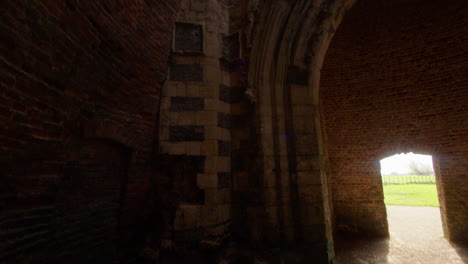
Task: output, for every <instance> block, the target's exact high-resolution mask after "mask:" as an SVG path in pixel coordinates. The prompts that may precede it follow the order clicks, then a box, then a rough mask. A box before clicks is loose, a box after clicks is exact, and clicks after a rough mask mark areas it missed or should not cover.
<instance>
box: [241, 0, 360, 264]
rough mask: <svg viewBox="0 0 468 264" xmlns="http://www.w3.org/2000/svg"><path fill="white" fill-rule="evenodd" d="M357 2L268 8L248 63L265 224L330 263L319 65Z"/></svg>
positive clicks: (295, 3) (285, 3)
mask: <svg viewBox="0 0 468 264" xmlns="http://www.w3.org/2000/svg"><path fill="white" fill-rule="evenodd" d="M354 2H355V1H345V0H337V1H328V0H324V1H321V2H319V3H317V2H313V1H274V2H272V3H270V6H269V8H265V9H264V11H263V13H262V14H261V17H260V23H259V26H258V27H259V28H258V31H257V38H256V39H255V40H254V44H253V48H252V57H251V60H250V65H249V76H248V77H249V86H250V87H251V88H252V90H253V91H254V93H255V94H256V96H257V105H256V119H257V133H258V138H259V145H260V154H259V161H258V163H259V164H260V167H261V168H262V170H263V174H264V185H263V188H264V193H265V197H264V198H265V199H264V200H265V204H266V205H265V207H267V208H265V210H266V211H267V212H268V214H267V215H268V217H267V218H266V220H265V223H263V224H264V225H265V226H270V227H272V229H271V230H277V234H276V235H277V236H278V237H277V238H278V239H279V240H280V241H285V242H287V244H291V245H303V246H304V245H313V247H314V251H316V252H317V250H316V249H318V248H319V250H318V251H322V252H327V253H326V254H327V256H326V257H328V258H332V257H333V242H332V241H333V238H332V231H331V229H332V226H331V208H330V202H329V197H328V187H327V178H326V164H325V163H326V162H325V157H324V150H323V143H322V136H321V125H320V114H319V112H318V111H319V110H318V109H319V108H318V88H319V79H320V68H321V65H322V62H323V60H324V56H325V52H326V49H327V47H328V44H329V43H330V41H331V38H332V36H333V34H334V32H335V28H336V27H337V26H338V25H339V23H340V22H341V19H342V17H343V14H344V13H345V12H346V10H348V9H349V8H350V7H351V6H352V5H353V4H354ZM271 193H274V195H267V194H271ZM267 205H268V206H267ZM322 254H323V253H322Z"/></svg>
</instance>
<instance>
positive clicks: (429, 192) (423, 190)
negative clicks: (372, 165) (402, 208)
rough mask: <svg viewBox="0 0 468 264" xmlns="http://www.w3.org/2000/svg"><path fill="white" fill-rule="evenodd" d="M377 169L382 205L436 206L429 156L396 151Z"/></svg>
mask: <svg viewBox="0 0 468 264" xmlns="http://www.w3.org/2000/svg"><path fill="white" fill-rule="evenodd" d="M380 168H381V170H380V173H381V175H382V183H383V188H384V197H385V204H386V205H408V206H435V207H438V206H439V200H438V198H437V189H436V185H435V175H434V169H433V165H432V156H430V155H419V154H414V153H412V152H410V153H407V154H404V153H402V154H397V155H393V156H391V157H387V158H385V159H382V160H380Z"/></svg>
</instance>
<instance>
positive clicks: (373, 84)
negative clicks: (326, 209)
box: [320, 0, 468, 241]
mask: <svg viewBox="0 0 468 264" xmlns="http://www.w3.org/2000/svg"><path fill="white" fill-rule="evenodd" d="M458 12H466V6H464V4H463V1H457V0H451V1H449V2H445V1H436V0H434V1H429V2H428V1H414V2H411V3H407V2H403V1H393V2H392V3H389V2H384V1H365V0H363V1H358V2H357V4H356V5H355V6H354V7H353V9H352V10H351V12H350V13H349V14H348V15H347V16H346V17H345V18H344V22H343V23H342V25H341V26H340V28H338V30H337V32H336V34H335V35H334V38H333V41H332V42H331V45H330V47H329V49H328V51H327V56H326V58H325V61H324V64H323V68H322V72H321V83H320V100H321V103H322V105H321V110H322V115H323V122H324V131H325V135H326V136H325V144H326V148H327V154H328V159H329V161H330V164H332V168H331V173H330V176H331V185H332V188H331V189H332V193H333V195H332V196H333V198H332V199H333V206H334V214H335V221H336V226H337V227H340V226H343V227H349V226H351V228H352V229H354V230H356V231H364V232H371V233H377V234H385V230H387V227H386V223H385V208H384V204H383V197H382V190H381V188H382V187H381V183H380V179H379V178H380V177H379V171H378V167H379V166H378V160H379V159H380V158H383V157H385V156H388V154H389V153H392V154H393V153H395V152H408V151H410V150H411V151H417V152H420V153H431V154H433V159H434V165H435V166H434V167H435V170H436V175H439V176H438V179H439V181H438V182H439V183H440V184H438V192H439V196H440V197H441V199H440V200H441V211H442V215H443V217H442V218H443V222H444V230H445V233H446V236H447V237H448V238H449V239H450V240H453V241H466V235H464V234H466V230H467V225H466V223H465V222H466V221H465V220H462V219H466V218H467V217H468V216H467V210H466V201H465V200H466V198H464V197H466V196H467V189H466V177H467V174H466V171H467V163H466V160H467V158H468V154H467V152H466V149H467V147H468V145H467V140H466V131H467V129H468V123H467V122H466V121H464V120H466V119H467V114H466V113H467V112H466V103H465V102H466V101H467V100H468V97H467V96H468V94H467V93H466V89H467V87H466V74H464V73H463V72H464V71H463V70H462V68H463V65H465V64H466V63H464V62H463V60H464V59H463V58H464V57H465V55H464V54H463V52H461V51H462V50H464V49H466V43H465V42H466V41H465V42H464V41H463V36H464V35H465V34H466V29H465V28H464V27H463V26H461V25H463V24H464V23H465V22H466V18H463V16H457V15H456V14H458ZM460 14H461V13H460ZM428 21H430V22H428ZM416 32H417V33H416ZM448 32H450V34H448ZM440 175H442V177H440Z"/></svg>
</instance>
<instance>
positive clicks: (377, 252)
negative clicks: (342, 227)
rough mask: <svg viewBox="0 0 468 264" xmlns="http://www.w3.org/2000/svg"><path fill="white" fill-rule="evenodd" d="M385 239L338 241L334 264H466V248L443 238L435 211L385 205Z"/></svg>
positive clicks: (438, 215)
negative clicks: (388, 234)
mask: <svg viewBox="0 0 468 264" xmlns="http://www.w3.org/2000/svg"><path fill="white" fill-rule="evenodd" d="M387 216H388V224H389V231H390V238H389V239H382V238H379V239H375V238H351V237H346V238H345V237H340V238H337V239H336V241H335V245H336V246H335V251H336V258H335V263H336V264H467V263H468V248H467V247H460V246H457V245H454V244H451V243H450V242H448V241H447V240H446V239H445V238H444V237H443V231H442V223H441V219H440V211H439V208H438V207H413V206H395V205H387Z"/></svg>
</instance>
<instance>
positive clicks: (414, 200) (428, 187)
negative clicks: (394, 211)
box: [383, 184, 439, 207]
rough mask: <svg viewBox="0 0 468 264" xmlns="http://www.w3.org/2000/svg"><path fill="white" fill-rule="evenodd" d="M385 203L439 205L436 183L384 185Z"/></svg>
mask: <svg viewBox="0 0 468 264" xmlns="http://www.w3.org/2000/svg"><path fill="white" fill-rule="evenodd" d="M383 188H384V196H385V204H387V205H411V206H434V207H438V206H439V200H438V198H437V190H436V185H435V184H395V185H384V186H383Z"/></svg>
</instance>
